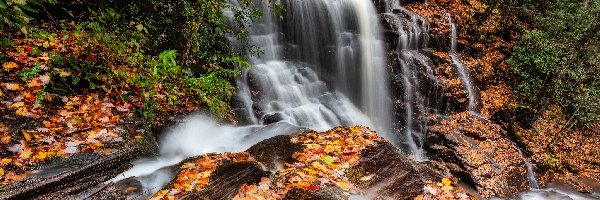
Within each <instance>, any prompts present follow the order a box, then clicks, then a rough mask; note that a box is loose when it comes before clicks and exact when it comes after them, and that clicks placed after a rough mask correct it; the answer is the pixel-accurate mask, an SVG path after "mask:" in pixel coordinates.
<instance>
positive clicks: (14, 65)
mask: <svg viewBox="0 0 600 200" xmlns="http://www.w3.org/2000/svg"><path fill="white" fill-rule="evenodd" d="M2 67H3V68H4V69H6V70H11V69H14V68H17V67H19V66H18V65H17V63H15V62H5V63H4V64H2Z"/></svg>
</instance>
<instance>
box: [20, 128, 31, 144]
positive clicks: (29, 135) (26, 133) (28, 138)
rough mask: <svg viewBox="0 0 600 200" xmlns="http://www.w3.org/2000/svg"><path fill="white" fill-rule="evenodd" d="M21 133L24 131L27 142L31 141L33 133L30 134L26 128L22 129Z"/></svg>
mask: <svg viewBox="0 0 600 200" xmlns="http://www.w3.org/2000/svg"><path fill="white" fill-rule="evenodd" d="M21 133H23V137H25V140H26V141H27V142H29V141H31V134H29V133H28V132H27V131H25V130H21Z"/></svg>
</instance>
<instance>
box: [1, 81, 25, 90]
mask: <svg viewBox="0 0 600 200" xmlns="http://www.w3.org/2000/svg"><path fill="white" fill-rule="evenodd" d="M4 87H6V89H7V90H12V91H16V90H21V86H20V85H19V84H14V83H7V84H6V86H4Z"/></svg>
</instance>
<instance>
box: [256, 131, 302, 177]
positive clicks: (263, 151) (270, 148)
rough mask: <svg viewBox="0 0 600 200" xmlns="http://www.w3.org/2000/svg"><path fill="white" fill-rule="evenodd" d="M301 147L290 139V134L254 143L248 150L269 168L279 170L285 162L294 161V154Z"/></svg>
mask: <svg viewBox="0 0 600 200" xmlns="http://www.w3.org/2000/svg"><path fill="white" fill-rule="evenodd" d="M300 148H301V147H300V146H299V145H298V144H294V143H292V142H291V141H290V138H289V136H285V135H280V136H275V137H272V138H269V139H266V140H263V141H262V142H259V143H258V144H255V145H253V146H252V147H250V148H249V149H248V150H247V152H248V153H249V154H250V156H252V157H253V158H254V159H255V160H256V161H257V162H259V163H261V164H263V165H264V166H265V167H266V168H267V169H268V170H279V169H282V168H283V167H284V166H283V165H284V164H285V163H292V162H294V158H293V157H292V155H293V154H294V152H296V151H299V150H300Z"/></svg>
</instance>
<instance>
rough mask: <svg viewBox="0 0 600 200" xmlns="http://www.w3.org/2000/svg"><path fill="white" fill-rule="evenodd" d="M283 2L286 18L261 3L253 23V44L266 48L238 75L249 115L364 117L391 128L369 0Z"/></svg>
mask: <svg viewBox="0 0 600 200" xmlns="http://www.w3.org/2000/svg"><path fill="white" fill-rule="evenodd" d="M282 2H283V3H284V5H285V7H286V13H285V16H284V17H283V19H282V20H281V19H279V18H277V17H276V16H272V15H269V13H270V11H269V10H268V6H263V9H265V8H266V9H267V10H266V11H263V12H265V13H267V14H266V15H265V16H264V17H263V19H261V20H259V21H258V22H256V23H254V24H253V25H252V26H251V27H250V28H249V33H250V39H251V42H252V44H254V45H256V46H258V47H259V48H261V49H263V51H264V52H265V53H264V55H262V56H260V57H252V58H251V63H252V65H253V67H252V68H250V69H246V70H244V73H243V76H242V77H241V78H240V79H238V86H239V88H240V92H239V93H238V94H239V95H238V97H239V99H240V100H241V101H242V102H243V103H244V108H245V115H247V118H248V119H249V120H248V121H249V122H250V123H252V124H256V125H266V124H269V123H272V122H276V121H285V122H288V123H290V124H293V125H297V126H301V127H307V128H311V129H314V130H326V129H329V128H332V127H334V126H339V125H353V124H364V125H368V126H372V127H373V128H375V129H376V130H379V131H380V132H387V130H388V129H389V126H390V125H389V124H390V123H391V120H390V119H391V117H390V103H389V102H390V100H389V94H388V88H387V80H386V78H385V77H386V69H385V66H386V65H385V59H384V55H385V52H384V49H383V41H382V39H381V31H380V28H379V20H378V19H377V14H376V13H375V8H374V7H373V5H372V3H371V2H370V1H368V0H340V1H326V0H315V1H297V0H286V1H282ZM261 3H262V4H267V3H268V2H266V1H263V2H261ZM363 113H364V114H363Z"/></svg>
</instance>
